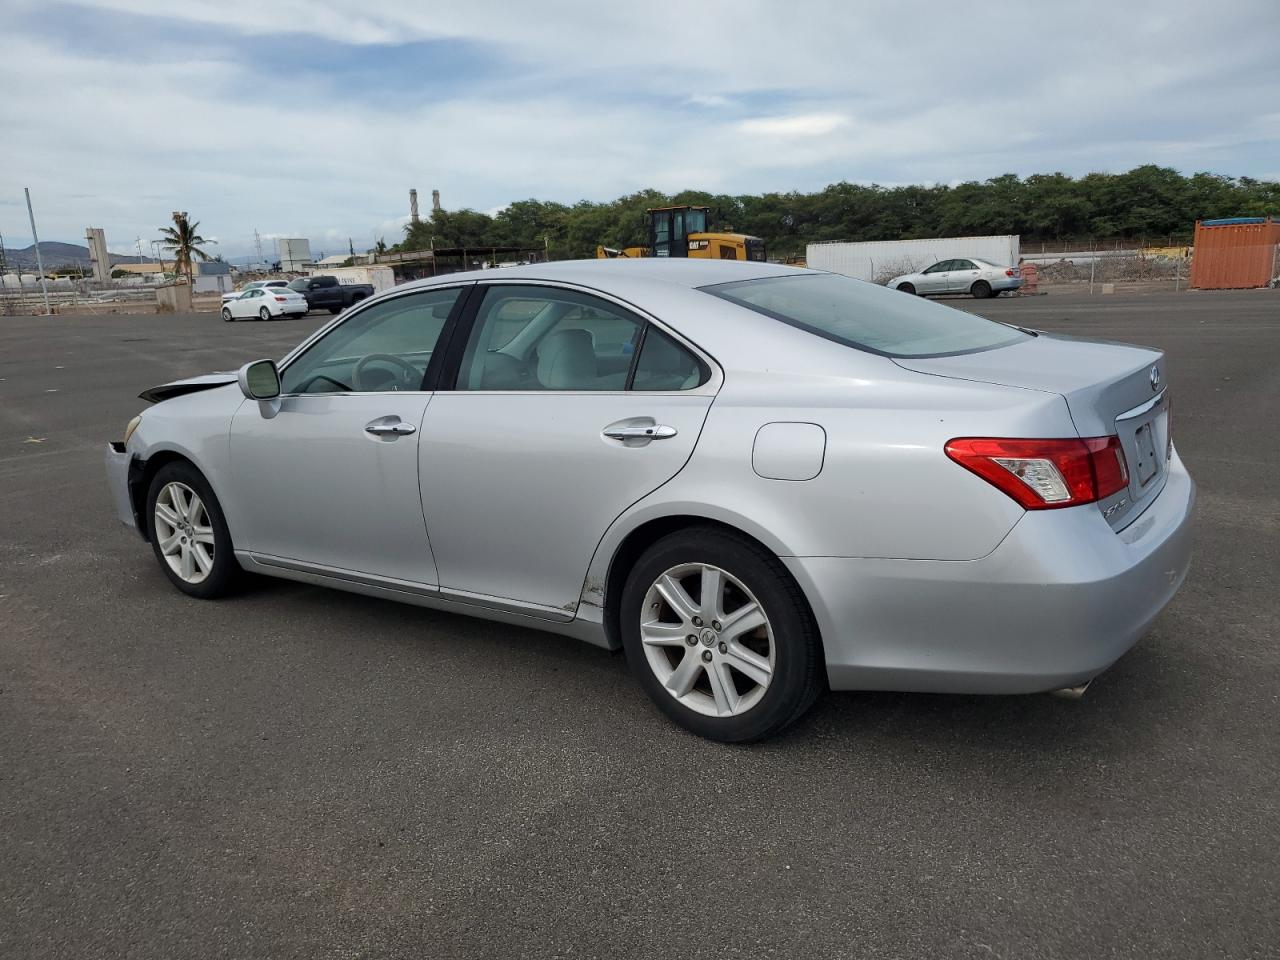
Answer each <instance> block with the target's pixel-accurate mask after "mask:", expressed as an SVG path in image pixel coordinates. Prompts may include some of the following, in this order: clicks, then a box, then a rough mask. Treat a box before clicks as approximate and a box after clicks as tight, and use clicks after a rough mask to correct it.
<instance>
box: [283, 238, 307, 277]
mask: <svg viewBox="0 0 1280 960" xmlns="http://www.w3.org/2000/svg"><path fill="white" fill-rule="evenodd" d="M279 248H280V270H281V271H282V272H284V273H302V272H303V271H304V270H310V269H311V267H312V266H314V265H315V263H314V261H313V260H312V259H311V241H310V240H304V239H296V240H280V241H279Z"/></svg>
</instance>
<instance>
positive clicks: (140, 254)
mask: <svg viewBox="0 0 1280 960" xmlns="http://www.w3.org/2000/svg"><path fill="white" fill-rule="evenodd" d="M138 262H139V263H141V262H142V237H141V235H139V236H138Z"/></svg>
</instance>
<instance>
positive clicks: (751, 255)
mask: <svg viewBox="0 0 1280 960" xmlns="http://www.w3.org/2000/svg"><path fill="white" fill-rule="evenodd" d="M709 212H710V208H708V207H654V208H653V209H651V210H646V211H645V224H646V226H647V228H648V233H649V244H648V246H645V247H624V248H623V249H620V250H619V249H617V248H614V247H596V256H597V257H598V258H600V259H602V260H603V259H606V258H610V257H691V258H693V259H697V260H758V261H761V262H763V261H764V259H765V250H764V241H763V240H761V239H760V238H759V237H749V236H747V235H746V234H745V233H715V232H710V231H708V230H707V215H708V213H709Z"/></svg>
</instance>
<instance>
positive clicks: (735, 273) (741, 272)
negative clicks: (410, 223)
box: [397, 257, 817, 290]
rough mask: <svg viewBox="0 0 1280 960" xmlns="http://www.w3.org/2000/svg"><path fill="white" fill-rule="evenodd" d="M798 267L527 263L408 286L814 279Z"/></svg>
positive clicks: (640, 260) (648, 260)
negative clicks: (797, 275)
mask: <svg viewBox="0 0 1280 960" xmlns="http://www.w3.org/2000/svg"><path fill="white" fill-rule="evenodd" d="M816 272H817V271H813V270H804V269H802V268H799V267H786V266H782V265H781V264H777V263H756V262H743V261H740V260H691V259H685V258H683V257H679V258H668V257H614V258H611V259H607V260H604V259H601V260H553V261H550V262H548V263H530V264H525V265H522V266H519V267H505V268H503V269H500V270H469V271H467V272H465V273H449V274H441V275H439V276H436V277H429V278H427V279H426V280H418V281H414V283H413V284H405V285H404V286H401V287H398V288H397V289H401V290H403V289H405V288H406V287H409V286H414V285H417V286H434V285H437V284H440V283H456V282H457V281H459V280H461V281H471V280H517V279H524V280H553V281H554V280H558V281H561V282H563V283H575V284H581V285H582V286H587V287H591V286H596V285H599V284H605V285H609V284H612V283H616V282H619V281H622V282H636V281H640V282H648V283H656V284H671V285H675V286H679V287H687V288H689V289H696V288H697V287H705V286H709V285H711V284H715V283H732V282H733V281H736V280H758V279H760V278H761V277H780V276H787V275H789V274H794V273H816Z"/></svg>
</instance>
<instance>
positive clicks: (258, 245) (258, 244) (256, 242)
mask: <svg viewBox="0 0 1280 960" xmlns="http://www.w3.org/2000/svg"><path fill="white" fill-rule="evenodd" d="M253 246H254V249H256V250H257V251H258V263H259V265H261V266H263V267H265V266H266V265H267V261H265V260H263V259H262V237H260V236H259V235H258V228H257V227H254V228H253Z"/></svg>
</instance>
